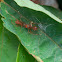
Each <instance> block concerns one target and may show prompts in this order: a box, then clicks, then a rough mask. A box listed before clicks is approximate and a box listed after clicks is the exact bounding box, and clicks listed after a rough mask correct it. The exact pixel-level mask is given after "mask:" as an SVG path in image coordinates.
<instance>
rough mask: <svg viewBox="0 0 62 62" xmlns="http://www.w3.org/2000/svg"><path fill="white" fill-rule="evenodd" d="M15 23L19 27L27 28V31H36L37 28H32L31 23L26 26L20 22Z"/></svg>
mask: <svg viewBox="0 0 62 62" xmlns="http://www.w3.org/2000/svg"><path fill="white" fill-rule="evenodd" d="M15 23H16V24H17V25H20V26H21V27H22V26H23V27H24V28H27V29H30V30H31V29H32V30H34V31H36V30H37V27H36V26H32V24H33V22H31V24H30V25H29V24H26V23H24V22H21V21H19V20H16V21H15Z"/></svg>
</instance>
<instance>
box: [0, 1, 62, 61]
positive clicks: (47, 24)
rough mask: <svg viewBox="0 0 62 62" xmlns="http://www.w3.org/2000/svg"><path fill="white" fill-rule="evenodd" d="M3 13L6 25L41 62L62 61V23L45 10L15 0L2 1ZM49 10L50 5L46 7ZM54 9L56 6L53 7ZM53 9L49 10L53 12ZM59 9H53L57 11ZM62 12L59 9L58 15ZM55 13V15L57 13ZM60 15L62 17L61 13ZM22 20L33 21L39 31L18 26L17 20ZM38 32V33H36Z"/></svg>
mask: <svg viewBox="0 0 62 62" xmlns="http://www.w3.org/2000/svg"><path fill="white" fill-rule="evenodd" d="M1 6H2V7H1V11H2V13H1V14H2V15H3V16H4V17H5V19H2V20H3V22H4V27H5V28H6V29H8V30H9V31H11V32H12V33H14V34H15V35H16V36H17V37H18V39H19V41H20V42H21V44H22V45H23V46H24V47H25V48H26V49H27V51H28V52H29V53H30V54H31V55H32V56H33V57H34V58H36V59H37V60H38V61H39V62H41V60H42V61H44V62H61V61H62V58H61V57H62V28H61V27H62V24H61V23H58V22H56V21H55V20H54V19H52V18H51V17H49V16H48V15H46V14H45V13H43V12H40V11H35V10H32V9H29V8H26V7H19V6H18V5H17V4H16V3H15V2H14V1H13V0H9V1H7V0H5V2H4V3H1ZM46 8H47V9H48V10H49V8H50V7H46ZM51 9H52V10H53V9H54V8H51ZM52 10H49V11H51V12H52ZM56 10H57V9H54V10H53V11H54V12H56ZM59 13H61V14H62V12H60V11H57V13H56V14H57V15H58V14H59ZM56 14H55V15H56ZM59 17H61V16H60V15H59ZM17 19H18V20H20V19H21V20H22V21H23V22H25V23H27V24H29V23H30V22H31V21H33V22H34V23H37V24H34V25H35V26H37V27H38V30H37V31H33V30H31V31H32V33H29V32H28V29H26V28H24V27H20V26H18V27H16V26H15V25H16V24H15V21H16V20H17ZM36 34H38V35H36Z"/></svg>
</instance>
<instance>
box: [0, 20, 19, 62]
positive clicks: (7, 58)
mask: <svg viewBox="0 0 62 62" xmlns="http://www.w3.org/2000/svg"><path fill="white" fill-rule="evenodd" d="M17 41H18V40H17V39H16V37H14V35H13V34H12V33H10V32H9V31H7V30H6V29H5V28H4V27H3V25H2V21H1V19H0V62H16V56H17V49H18V44H19V42H17Z"/></svg>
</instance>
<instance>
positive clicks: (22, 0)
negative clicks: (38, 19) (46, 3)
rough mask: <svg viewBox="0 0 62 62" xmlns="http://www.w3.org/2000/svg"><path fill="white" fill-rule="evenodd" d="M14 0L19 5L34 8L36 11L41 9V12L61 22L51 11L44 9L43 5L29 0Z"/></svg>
mask: <svg viewBox="0 0 62 62" xmlns="http://www.w3.org/2000/svg"><path fill="white" fill-rule="evenodd" d="M14 1H15V2H16V3H17V4H18V5H19V6H21V7H28V8H30V9H34V10H36V11H41V12H43V13H45V14H47V15H48V16H50V17H51V18H53V19H54V20H56V21H58V22H59V23H62V21H61V20H60V19H59V18H58V17H57V16H55V15H54V14H53V13H51V12H50V11H48V10H46V9H45V8H44V7H43V6H40V5H38V4H35V3H33V2H32V1H30V0H18V1H17V0H14ZM27 2H28V3H27Z"/></svg>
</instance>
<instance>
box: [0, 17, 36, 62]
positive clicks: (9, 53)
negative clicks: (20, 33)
mask: <svg viewBox="0 0 62 62" xmlns="http://www.w3.org/2000/svg"><path fill="white" fill-rule="evenodd" d="M0 18H1V17H0ZM2 23H3V22H2V21H1V19H0V62H37V61H36V60H35V59H34V58H33V57H32V56H31V55H30V54H28V53H27V51H26V50H25V49H24V47H23V46H22V45H21V44H20V43H19V40H18V39H17V38H16V36H15V35H14V34H12V33H11V32H9V31H8V30H6V29H5V28H4V27H3V24H2ZM18 46H19V47H18ZM28 57H29V58H28ZM30 60H31V61H30Z"/></svg>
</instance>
